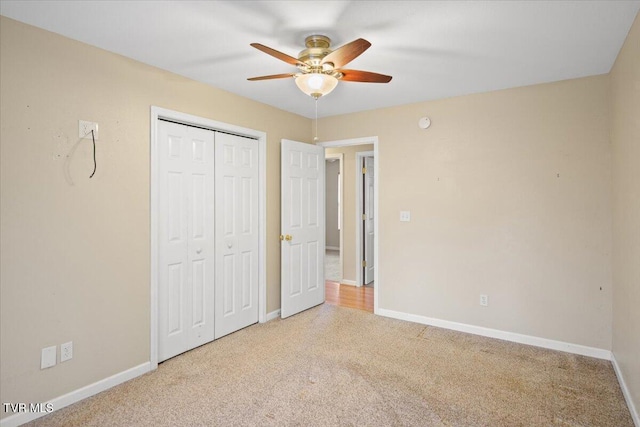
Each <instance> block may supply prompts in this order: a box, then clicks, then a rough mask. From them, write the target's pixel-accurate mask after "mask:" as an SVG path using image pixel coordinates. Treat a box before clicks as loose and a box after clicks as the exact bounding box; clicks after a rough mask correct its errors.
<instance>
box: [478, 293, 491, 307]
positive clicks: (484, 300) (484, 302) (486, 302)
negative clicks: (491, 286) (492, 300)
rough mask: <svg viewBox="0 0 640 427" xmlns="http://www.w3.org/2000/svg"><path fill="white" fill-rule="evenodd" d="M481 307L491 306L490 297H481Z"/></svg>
mask: <svg viewBox="0 0 640 427" xmlns="http://www.w3.org/2000/svg"><path fill="white" fill-rule="evenodd" d="M480 305H481V306H483V307H486V306H488V305H489V295H480Z"/></svg>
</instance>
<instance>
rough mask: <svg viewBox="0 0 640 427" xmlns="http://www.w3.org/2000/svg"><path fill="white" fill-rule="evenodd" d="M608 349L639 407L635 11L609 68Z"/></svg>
mask: <svg viewBox="0 0 640 427" xmlns="http://www.w3.org/2000/svg"><path fill="white" fill-rule="evenodd" d="M611 143H612V146H613V156H612V157H613V197H612V198H613V354H614V356H615V358H616V361H617V362H618V365H619V367H620V369H621V371H622V373H623V374H624V378H625V382H626V384H627V387H628V389H629V393H630V395H631V399H632V401H633V402H634V404H635V407H636V411H638V410H640V15H638V16H636V20H635V23H634V24H633V26H632V27H631V31H630V32H629V35H628V36H627V40H626V41H625V44H624V46H623V47H622V50H621V51H620V54H619V55H618V58H617V60H616V63H615V65H614V67H613V69H612V71H611Z"/></svg>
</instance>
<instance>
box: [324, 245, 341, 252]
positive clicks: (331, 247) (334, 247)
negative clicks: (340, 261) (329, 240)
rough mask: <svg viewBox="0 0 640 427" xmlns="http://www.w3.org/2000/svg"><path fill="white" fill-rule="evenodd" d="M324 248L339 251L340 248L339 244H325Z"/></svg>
mask: <svg viewBox="0 0 640 427" xmlns="http://www.w3.org/2000/svg"><path fill="white" fill-rule="evenodd" d="M324 248H325V249H330V250H332V251H339V250H340V246H325V247H324Z"/></svg>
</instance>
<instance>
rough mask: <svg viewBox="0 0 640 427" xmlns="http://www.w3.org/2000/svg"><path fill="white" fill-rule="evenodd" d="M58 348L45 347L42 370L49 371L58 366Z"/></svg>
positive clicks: (41, 362)
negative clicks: (48, 369)
mask: <svg viewBox="0 0 640 427" xmlns="http://www.w3.org/2000/svg"><path fill="white" fill-rule="evenodd" d="M56 350H57V348H56V346H55V345H54V346H52V347H45V348H43V349H42V357H41V359H40V369H47V368H50V367H52V366H56V353H57V351H56Z"/></svg>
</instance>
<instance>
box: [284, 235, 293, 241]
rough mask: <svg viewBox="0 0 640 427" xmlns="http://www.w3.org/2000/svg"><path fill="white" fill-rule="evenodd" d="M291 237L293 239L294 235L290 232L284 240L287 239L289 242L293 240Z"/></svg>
mask: <svg viewBox="0 0 640 427" xmlns="http://www.w3.org/2000/svg"><path fill="white" fill-rule="evenodd" d="M291 239H293V236H291V235H289V234H287V235H286V236H285V237H284V240H286V241H287V242H290V241H291Z"/></svg>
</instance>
